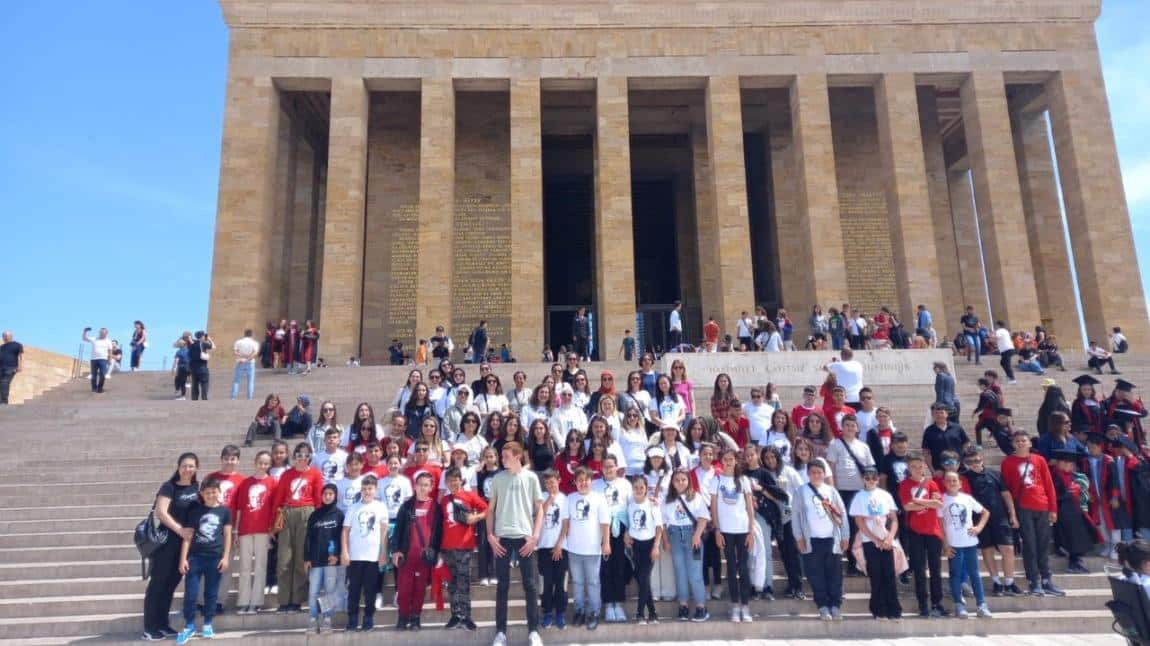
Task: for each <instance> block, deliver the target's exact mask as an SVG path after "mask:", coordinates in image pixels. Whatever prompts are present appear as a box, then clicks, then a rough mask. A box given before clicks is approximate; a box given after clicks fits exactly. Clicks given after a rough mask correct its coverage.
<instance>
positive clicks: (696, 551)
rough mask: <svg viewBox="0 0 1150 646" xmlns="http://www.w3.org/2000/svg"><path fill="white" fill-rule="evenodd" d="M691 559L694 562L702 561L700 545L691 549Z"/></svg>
mask: <svg viewBox="0 0 1150 646" xmlns="http://www.w3.org/2000/svg"><path fill="white" fill-rule="evenodd" d="M691 559H692V560H695V561H702V560H703V546H702V545H700V546H698V547H692V548H691Z"/></svg>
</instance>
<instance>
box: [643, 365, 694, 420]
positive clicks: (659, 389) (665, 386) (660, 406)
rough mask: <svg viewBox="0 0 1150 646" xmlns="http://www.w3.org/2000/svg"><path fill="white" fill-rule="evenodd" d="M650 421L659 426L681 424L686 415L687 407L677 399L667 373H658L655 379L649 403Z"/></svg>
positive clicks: (677, 396) (677, 395)
mask: <svg viewBox="0 0 1150 646" xmlns="http://www.w3.org/2000/svg"><path fill="white" fill-rule="evenodd" d="M649 408H650V411H651V415H650V417H651V421H652V422H654V423H655V424H658V425H659V426H665V425H674V426H682V424H683V420H684V419H686V417H687V408H686V407H685V406H684V405H683V402H682V401H681V400H680V399H679V394H678V393H677V392H675V388H674V386H673V385H672V384H671V378H670V377H669V376H667V375H659V376H658V377H657V378H656V379H655V396H654V397H653V398H652V399H651V404H650V407H649Z"/></svg>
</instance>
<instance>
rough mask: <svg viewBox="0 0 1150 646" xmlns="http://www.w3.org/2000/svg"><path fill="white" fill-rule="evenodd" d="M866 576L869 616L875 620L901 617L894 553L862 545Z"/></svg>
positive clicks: (873, 546)
mask: <svg viewBox="0 0 1150 646" xmlns="http://www.w3.org/2000/svg"><path fill="white" fill-rule="evenodd" d="M863 553H864V554H865V555H866V570H867V576H868V577H869V578H870V614H871V616H872V617H875V618H888V619H897V618H899V617H901V616H902V604H900V603H899V601H898V582H897V581H896V577H895V574H894V552H893V551H890V550H880V549H879V548H877V547H875V544H874V543H871V542H867V543H863Z"/></svg>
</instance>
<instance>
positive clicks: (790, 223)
mask: <svg viewBox="0 0 1150 646" xmlns="http://www.w3.org/2000/svg"><path fill="white" fill-rule="evenodd" d="M767 136H768V137H769V138H770V161H771V169H770V172H771V211H770V213H771V215H772V217H773V218H774V225H775V230H776V231H779V232H783V233H782V234H781V235H778V236H776V239H775V248H774V249H773V250H772V251H773V253H774V254H775V256H776V257H777V263H778V268H779V288H780V290H781V294H780V296H781V302H782V304H783V305H784V306H785V307H787V308H789V309H790V311H792V312H800V311H802V312H809V311H810V310H809V309H806V310H804V309H800V299H803V298H804V297H805V295H806V294H808V293H810V292H811V291H812V287H811V276H810V274H809V273H807V268H806V267H805V266H804V264H806V263H805V261H804V260H803V259H805V258H808V257H809V256H810V255H811V248H810V243H811V241H810V239H809V238H808V237H807V236H805V235H797V234H798V233H799V232H801V231H803V226H804V225H803V215H802V211H801V210H800V206H799V200H798V193H799V191H798V181H797V177H796V175H797V174H796V170H795V145H794V130H793V128H792V127H791V109H790V106H789V105H786V104H781V105H780V104H770V105H768V107H767ZM801 302H806V301H805V300H804V301H801ZM839 305H840V303H835V304H833V306H834V307H838V306H839ZM831 306H832V304H830V303H826V304H824V305H823V313H826V311H827V308H829V307H831ZM750 311H753V310H750Z"/></svg>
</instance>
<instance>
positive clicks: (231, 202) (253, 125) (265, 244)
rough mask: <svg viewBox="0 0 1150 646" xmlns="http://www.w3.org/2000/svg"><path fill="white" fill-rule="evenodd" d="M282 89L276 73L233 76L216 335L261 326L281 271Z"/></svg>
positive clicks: (218, 241) (212, 315) (211, 317)
mask: <svg viewBox="0 0 1150 646" xmlns="http://www.w3.org/2000/svg"><path fill="white" fill-rule="evenodd" d="M279 120H280V105H279V93H278V92H277V91H276V88H275V85H274V84H273V83H272V80H271V78H267V77H261V78H251V77H236V76H231V75H229V76H228V87H227V103H226V106H225V110H224V133H223V149H222V150H221V151H220V192H219V202H218V207H217V214H216V235H215V249H214V253H213V255H212V287H211V296H210V298H209V299H208V302H209V303H210V304H211V309H210V310H209V312H208V330H209V331H210V332H212V333H213V334H214V335H215V336H216V338H217V339H227V338H232V337H237V338H238V337H239V336H240V334H242V333H243V331H244V328H252V329H253V330H261V329H263V325H264V321H266V320H267V318H268V317H270V316H275V315H277V314H278V313H275V312H270V311H268V310H269V305H270V304H271V301H272V298H273V297H272V293H273V291H275V290H278V289H279V285H278V284H277V281H278V280H279V276H273V275H272V274H271V270H272V266H273V263H272V262H271V254H273V253H280V249H272V248H271V245H270V244H269V237H270V235H271V231H272V229H273V227H272V223H273V221H274V218H275V178H276V159H277V155H278V145H277V142H278V138H279Z"/></svg>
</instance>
